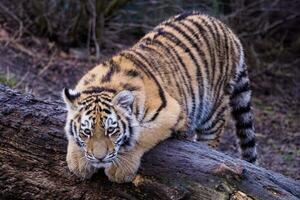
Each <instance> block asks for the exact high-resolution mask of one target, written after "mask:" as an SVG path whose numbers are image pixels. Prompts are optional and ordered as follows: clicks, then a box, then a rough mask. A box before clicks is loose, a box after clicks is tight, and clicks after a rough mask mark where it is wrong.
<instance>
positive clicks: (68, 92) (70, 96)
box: [62, 88, 80, 110]
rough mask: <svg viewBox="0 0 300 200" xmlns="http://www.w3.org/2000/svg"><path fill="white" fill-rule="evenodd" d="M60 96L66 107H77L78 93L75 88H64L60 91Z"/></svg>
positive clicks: (74, 108)
mask: <svg viewBox="0 0 300 200" xmlns="http://www.w3.org/2000/svg"><path fill="white" fill-rule="evenodd" d="M62 97H63V99H64V101H65V103H66V105H67V108H68V109H72V110H76V109H77V99H78V98H79V97H80V93H79V92H76V91H75V90H72V89H68V88H64V89H63V91H62Z"/></svg>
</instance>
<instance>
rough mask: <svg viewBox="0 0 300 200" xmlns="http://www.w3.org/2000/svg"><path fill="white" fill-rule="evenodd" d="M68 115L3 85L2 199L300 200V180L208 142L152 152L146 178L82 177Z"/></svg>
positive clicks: (55, 104) (56, 104)
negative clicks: (74, 167) (71, 153)
mask: <svg viewBox="0 0 300 200" xmlns="http://www.w3.org/2000/svg"><path fill="white" fill-rule="evenodd" d="M65 114H66V112H65V110H64V109H63V103H62V102H61V101H51V102H49V101H42V100H39V99H37V98H35V97H34V96H32V95H30V94H22V93H20V92H17V91H14V90H12V89H10V88H8V87H6V86H3V85H0V199H213V200H218V199H264V200H265V199H272V200H274V199H284V200H289V199H299V198H300V182H299V181H296V180H293V179H291V178H287V177H285V176H283V175H280V174H278V173H275V172H272V171H270V170H266V169H263V168H260V167H257V166H254V165H252V164H249V163H247V162H245V161H242V160H239V159H235V158H231V157H230V156H227V155H225V154H223V153H221V152H217V151H215V150H213V149H211V148H208V147H206V146H205V145H203V144H200V143H196V142H191V141H185V140H176V139H169V140H167V141H165V142H162V143H161V144H159V145H158V146H157V147H156V148H154V149H153V150H152V151H150V152H149V153H147V154H146V155H145V156H144V158H143V161H142V166H141V168H140V170H139V175H138V176H137V177H136V179H135V180H134V181H133V183H128V184H116V183H111V182H109V181H108V179H107V178H106V177H105V175H104V173H103V171H101V170H100V172H99V173H97V174H95V175H94V176H93V177H92V179H91V180H80V179H79V178H77V177H75V176H74V175H72V174H71V173H70V172H69V171H68V169H67V166H66V162H65V155H66V143H67V141H66V138H65V136H64V132H63V126H64V122H65Z"/></svg>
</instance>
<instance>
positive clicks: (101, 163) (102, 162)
mask: <svg viewBox="0 0 300 200" xmlns="http://www.w3.org/2000/svg"><path fill="white" fill-rule="evenodd" d="M117 155H118V151H115V150H114V151H113V152H111V153H109V154H107V155H106V156H104V157H102V158H97V157H95V156H94V155H90V154H88V153H85V158H86V160H87V161H88V162H89V163H90V164H91V165H93V166H94V167H96V168H102V167H107V166H109V165H110V164H111V163H112V162H113V161H114V160H115V159H116V158H117Z"/></svg>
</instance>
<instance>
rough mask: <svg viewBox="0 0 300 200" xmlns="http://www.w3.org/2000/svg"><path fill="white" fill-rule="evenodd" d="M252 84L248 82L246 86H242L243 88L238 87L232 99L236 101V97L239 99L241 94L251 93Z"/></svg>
mask: <svg viewBox="0 0 300 200" xmlns="http://www.w3.org/2000/svg"><path fill="white" fill-rule="evenodd" d="M250 89H251V88H250V84H249V82H246V83H245V84H244V85H242V86H241V87H238V86H236V88H235V89H234V90H233V92H232V94H231V96H230V98H231V99H234V98H235V97H237V96H238V95H239V94H241V93H244V92H248V91H250Z"/></svg>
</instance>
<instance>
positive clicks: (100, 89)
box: [82, 87, 116, 94]
mask: <svg viewBox="0 0 300 200" xmlns="http://www.w3.org/2000/svg"><path fill="white" fill-rule="evenodd" d="M104 91H105V92H111V93H116V90H114V89H111V88H105V87H90V88H88V89H87V90H84V91H82V93H84V94H93V93H101V92H104Z"/></svg>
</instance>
